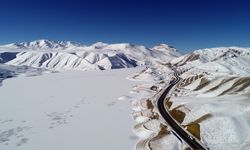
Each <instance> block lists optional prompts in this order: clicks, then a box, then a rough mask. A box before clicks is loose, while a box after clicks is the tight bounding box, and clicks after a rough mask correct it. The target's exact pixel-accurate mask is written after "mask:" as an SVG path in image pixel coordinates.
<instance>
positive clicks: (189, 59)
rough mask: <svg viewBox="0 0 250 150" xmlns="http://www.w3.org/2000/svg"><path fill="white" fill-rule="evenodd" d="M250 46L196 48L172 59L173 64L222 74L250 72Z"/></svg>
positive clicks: (246, 73)
mask: <svg viewBox="0 0 250 150" xmlns="http://www.w3.org/2000/svg"><path fill="white" fill-rule="evenodd" d="M249 62H250V48H240V47H218V48H207V49H200V50H196V51H194V52H192V53H190V54H186V55H183V56H181V57H179V58H175V59H173V60H172V61H171V63H172V64H175V65H178V66H182V67H184V68H185V67H186V68H193V67H195V68H194V70H191V71H193V72H194V71H195V70H197V69H201V70H204V71H205V70H206V71H209V72H217V73H221V74H239V75H249V74H250V67H249Z"/></svg>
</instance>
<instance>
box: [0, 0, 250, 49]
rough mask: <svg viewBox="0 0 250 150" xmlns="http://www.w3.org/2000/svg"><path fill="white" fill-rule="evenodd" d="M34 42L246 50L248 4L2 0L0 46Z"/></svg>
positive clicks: (249, 43)
mask: <svg viewBox="0 0 250 150" xmlns="http://www.w3.org/2000/svg"><path fill="white" fill-rule="evenodd" d="M37 39H52V40H71V41H76V42H81V43H83V44H87V45H88V44H92V43H94V42H97V41H103V42H107V43H118V42H129V43H134V44H143V45H146V46H149V47H150V46H153V45H155V44H159V43H167V44H170V45H173V46H175V47H177V48H178V49H180V50H181V51H183V52H186V51H189V50H193V49H198V48H205V47H215V46H232V45H236V46H244V47H250V1H248V0H82V1H76V0H68V1H64V0H61V1H60V0H33V1H32V0H3V1H1V4H0V44H6V43H13V42H22V41H32V40H37Z"/></svg>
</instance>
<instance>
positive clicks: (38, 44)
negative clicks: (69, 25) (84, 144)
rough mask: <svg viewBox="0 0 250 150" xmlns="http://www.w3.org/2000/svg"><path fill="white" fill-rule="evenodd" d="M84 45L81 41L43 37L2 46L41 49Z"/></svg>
mask: <svg viewBox="0 0 250 150" xmlns="http://www.w3.org/2000/svg"><path fill="white" fill-rule="evenodd" d="M82 46H83V45H81V44H79V43H76V42H71V41H53V40H46V39H42V40H36V41H32V42H22V43H13V44H7V45H3V46H1V47H6V48H15V49H32V50H39V49H67V48H72V47H82Z"/></svg>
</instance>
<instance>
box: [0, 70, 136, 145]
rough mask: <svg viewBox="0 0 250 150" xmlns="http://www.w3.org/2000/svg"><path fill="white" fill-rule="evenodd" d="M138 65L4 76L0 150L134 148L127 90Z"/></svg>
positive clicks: (130, 86)
mask: <svg viewBox="0 0 250 150" xmlns="http://www.w3.org/2000/svg"><path fill="white" fill-rule="evenodd" d="M139 69H140V68H135V69H122V70H120V69H118V70H111V71H102V72H95V71H87V72H77V71H68V72H62V73H54V74H45V75H42V76H35V77H17V78H12V79H7V80H4V84H3V86H2V87H0V95H1V99H0V103H1V105H0V114H1V116H0V149H1V150H14V149H16V150H34V149H36V150H49V149H50V150H59V149H60V150H69V149H73V150H82V149H92V150H99V149H110V150H117V149H120V150H128V149H133V148H134V145H135V144H136V141H137V138H136V137H135V135H134V133H133V132H132V127H133V121H132V117H131V110H130V101H129V95H128V96H123V98H120V100H118V97H120V96H122V95H127V94H128V93H129V90H131V89H132V86H134V85H135V84H136V82H134V81H130V80H127V79H126V77H127V76H131V75H132V74H134V73H135V72H136V71H138V70H139Z"/></svg>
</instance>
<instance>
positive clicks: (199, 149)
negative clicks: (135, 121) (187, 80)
mask: <svg viewBox="0 0 250 150" xmlns="http://www.w3.org/2000/svg"><path fill="white" fill-rule="evenodd" d="M173 70H174V76H175V79H173V80H172V81H170V83H169V86H168V87H167V88H166V89H165V90H164V92H163V93H162V94H161V95H160V97H159V99H158V101H157V106H158V110H159V112H160V114H161V116H162V118H164V120H165V121H166V122H167V123H168V125H169V126H170V127H171V129H172V131H171V132H172V133H173V134H174V135H175V136H176V137H177V138H178V139H179V140H180V141H181V142H183V141H184V142H185V143H186V144H187V145H188V146H190V148H192V149H194V150H207V148H206V147H204V146H203V145H202V143H201V142H200V141H199V140H197V139H196V138H195V137H193V136H192V135H191V134H190V133H188V132H187V131H185V129H183V128H182V127H181V126H180V125H179V124H178V123H177V122H176V121H175V120H174V119H173V117H172V116H171V115H170V113H169V111H168V110H167V109H166V108H165V107H164V100H165V98H166V96H167V94H168V93H169V91H170V90H171V89H172V88H173V87H174V86H175V85H176V84H177V83H178V82H179V81H180V80H181V78H180V77H179V72H178V71H177V70H176V69H173Z"/></svg>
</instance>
